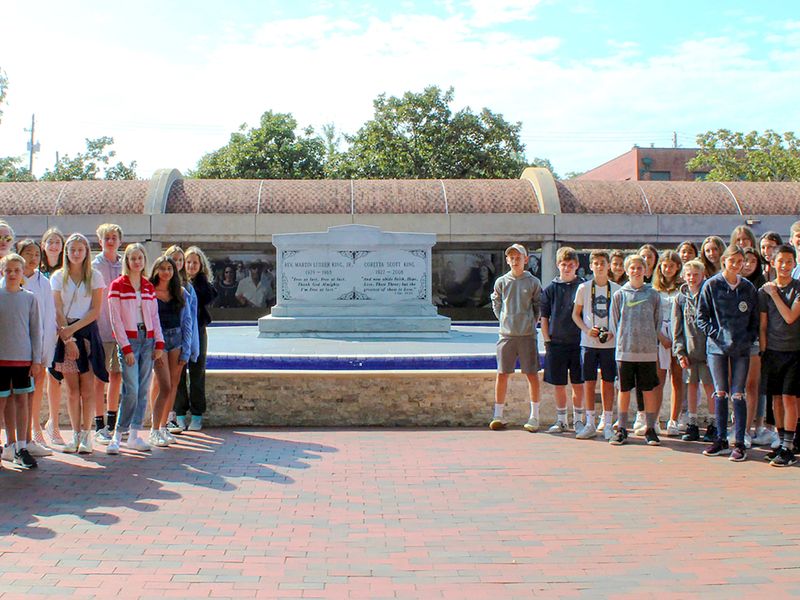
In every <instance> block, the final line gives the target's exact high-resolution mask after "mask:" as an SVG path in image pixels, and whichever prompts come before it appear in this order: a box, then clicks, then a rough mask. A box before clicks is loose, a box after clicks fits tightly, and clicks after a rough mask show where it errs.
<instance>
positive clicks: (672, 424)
mask: <svg viewBox="0 0 800 600" xmlns="http://www.w3.org/2000/svg"><path fill="white" fill-rule="evenodd" d="M680 434H681V429H680V427H679V426H678V422H677V421H673V420H672V419H670V420H669V422H668V423H667V435H668V436H670V437H676V436H679V435H680Z"/></svg>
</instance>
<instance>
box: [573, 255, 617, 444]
mask: <svg viewBox="0 0 800 600" xmlns="http://www.w3.org/2000/svg"><path fill="white" fill-rule="evenodd" d="M610 265H611V260H610V258H609V255H608V252H607V251H605V250H594V251H592V253H591V254H590V255H589V268H590V269H591V270H592V275H594V277H593V278H592V279H591V280H590V281H586V282H584V283H582V284H580V285H579V286H578V291H577V293H576V295H575V307H574V308H573V310H572V320H573V321H575V324H576V325H577V326H578V327H579V328H580V330H581V371H582V374H583V381H584V384H583V393H584V404H585V406H586V426H585V427H584V428H583V429H582V430H581V431H580V432H579V433H578V434H577V435H576V437H577V438H578V439H581V440H588V439H591V438H593V437H595V436H596V435H597V428H596V427H595V423H594V404H595V389H596V387H597V370H598V369H599V370H600V375H601V378H602V383H601V384H600V398H601V399H602V402H603V416H602V419H601V425H602V429H603V432H604V437H605V438H606V440H610V439H611V436H612V435H613V433H614V431H613V428H612V423H613V417H612V415H613V411H614V380H615V379H616V377H617V363H616V361H615V357H614V354H615V349H614V347H615V346H616V340H615V339H614V335H613V333H611V331H610V330H609V326H608V325H609V323H608V315H609V309H610V307H611V298H612V297H613V295H614V293H615V292H616V291H617V290H618V289H620V286H619V285H617V284H616V283H613V282H612V281H610V280H609V278H608V273H609V267H610Z"/></svg>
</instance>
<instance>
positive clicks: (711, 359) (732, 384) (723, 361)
mask: <svg viewBox="0 0 800 600" xmlns="http://www.w3.org/2000/svg"><path fill="white" fill-rule="evenodd" d="M749 367H750V355H749V354H745V355H743V356H727V355H725V354H709V355H708V368H709V370H710V371H711V379H712V380H713V381H714V395H715V396H716V401H717V429H718V431H719V436H718V438H717V439H718V440H720V441H725V440H727V439H728V396H736V398H734V399H733V416H734V419H735V423H734V426H735V428H736V429H735V435H736V443H737V444H743V443H744V432H745V425H747V402H746V401H745V399H744V390H745V386H746V384H747V370H748V369H749ZM719 392H725V395H720V394H719Z"/></svg>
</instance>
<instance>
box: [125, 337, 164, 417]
mask: <svg viewBox="0 0 800 600" xmlns="http://www.w3.org/2000/svg"><path fill="white" fill-rule="evenodd" d="M146 335H147V334H146V333H145V332H144V331H142V330H140V331H139V335H138V336H137V338H136V339H135V340H129V341H130V344H131V349H132V350H133V357H134V363H133V365H131V366H128V364H127V363H126V362H125V357H124V355H123V354H122V350H120V353H119V362H120V364H121V365H122V393H121V394H120V398H119V418H118V419H117V429H119V430H120V431H125V430H126V429H128V428H131V429H134V430H139V429H141V428H142V424H143V422H144V411H145V409H146V408H147V393H148V392H149V391H150V379H151V378H152V376H153V349H154V348H155V340H154V339H153V338H150V339H147V337H146Z"/></svg>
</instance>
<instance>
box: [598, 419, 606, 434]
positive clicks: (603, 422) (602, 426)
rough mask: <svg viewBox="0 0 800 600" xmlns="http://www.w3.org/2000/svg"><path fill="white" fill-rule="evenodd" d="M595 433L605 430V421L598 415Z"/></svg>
mask: <svg viewBox="0 0 800 600" xmlns="http://www.w3.org/2000/svg"><path fill="white" fill-rule="evenodd" d="M596 429H597V433H603V432H604V431H605V430H606V421H605V419H603V418H602V417H600V422H599V423H598V424H597V427H596Z"/></svg>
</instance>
